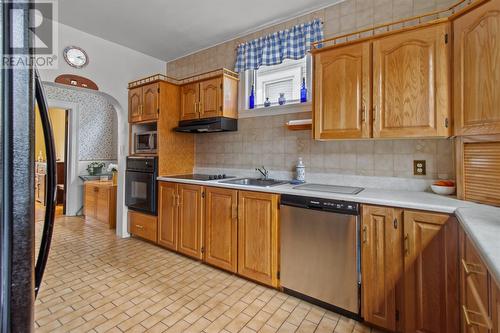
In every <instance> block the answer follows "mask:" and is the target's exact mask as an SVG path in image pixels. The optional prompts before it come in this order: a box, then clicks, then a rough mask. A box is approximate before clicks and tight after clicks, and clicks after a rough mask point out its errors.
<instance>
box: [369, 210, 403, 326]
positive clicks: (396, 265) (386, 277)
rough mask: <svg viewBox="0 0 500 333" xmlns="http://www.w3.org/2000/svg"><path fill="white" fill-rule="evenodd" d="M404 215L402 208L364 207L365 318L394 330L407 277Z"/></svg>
mask: <svg viewBox="0 0 500 333" xmlns="http://www.w3.org/2000/svg"><path fill="white" fill-rule="evenodd" d="M401 216H402V213H401V210H399V209H393V208H388V207H377V206H367V205H364V206H363V216H362V225H361V233H362V246H361V271H362V272H363V274H362V297H363V301H362V304H363V308H362V315H363V317H364V319H365V320H366V321H367V322H369V323H371V324H374V325H376V326H379V327H382V328H385V329H388V330H391V331H395V330H396V297H397V295H396V286H397V285H398V284H399V283H401V279H402V276H403V267H402V266H403V254H402V251H401V249H402V243H401V242H402V218H401Z"/></svg>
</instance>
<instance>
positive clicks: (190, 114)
mask: <svg viewBox="0 0 500 333" xmlns="http://www.w3.org/2000/svg"><path fill="white" fill-rule="evenodd" d="M219 116H221V117H228V118H238V79H237V78H236V77H235V76H230V75H227V74H223V75H221V76H217V77H213V78H210V79H205V80H201V81H199V82H195V83H188V84H185V85H183V86H182V87H181V117H180V118H181V120H191V119H201V118H212V117H219Z"/></svg>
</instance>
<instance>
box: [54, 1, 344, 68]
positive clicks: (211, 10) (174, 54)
mask: <svg viewBox="0 0 500 333" xmlns="http://www.w3.org/2000/svg"><path fill="white" fill-rule="evenodd" d="M337 2H340V1H339V0H252V1H244V0H134V1H132V0H105V1H103V0H83V1H76V0H59V2H58V3H59V8H58V10H59V21H60V22H61V23H64V24H66V25H69V26H72V27H74V28H77V29H79V30H82V31H85V32H87V33H89V34H92V35H95V36H98V37H101V38H104V39H107V40H110V41H113V42H115V43H118V44H121V45H124V46H127V47H129V48H131V49H134V50H137V51H140V52H143V53H145V54H148V55H151V56H153V57H155V58H158V59H161V60H165V61H169V60H173V59H176V58H179V57H181V56H184V55H187V54H189V53H192V52H195V51H198V50H201V49H203V48H206V47H209V46H212V45H215V44H218V43H221V42H224V41H227V40H230V39H233V38H236V37H238V36H243V35H245V34H246V33H249V32H252V31H255V30H256V29H257V28H259V27H264V26H266V25H269V24H272V23H276V22H279V21H283V20H285V19H287V18H292V17H296V16H298V15H300V14H302V13H306V12H310V11H313V10H315V9H319V8H322V7H325V6H327V5H331V4H334V3H337Z"/></svg>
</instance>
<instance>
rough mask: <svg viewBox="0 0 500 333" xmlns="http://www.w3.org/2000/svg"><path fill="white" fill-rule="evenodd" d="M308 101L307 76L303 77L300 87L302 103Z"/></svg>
mask: <svg viewBox="0 0 500 333" xmlns="http://www.w3.org/2000/svg"><path fill="white" fill-rule="evenodd" d="M305 102H307V88H306V78H305V77H303V78H302V88H300V103H305Z"/></svg>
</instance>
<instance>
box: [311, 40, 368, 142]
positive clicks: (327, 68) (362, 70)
mask: <svg viewBox="0 0 500 333" xmlns="http://www.w3.org/2000/svg"><path fill="white" fill-rule="evenodd" d="M370 66H371V45H370V43H369V42H366V43H359V44H354V45H349V46H344V47H339V48H333V49H330V50H328V51H325V52H320V53H318V54H317V55H316V56H315V62H314V89H313V91H314V94H315V96H314V98H315V102H314V103H315V104H314V126H315V131H314V138H315V139H318V140H321V139H340V138H342V139H348V138H369V137H371V122H370V115H371V68H370Z"/></svg>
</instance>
